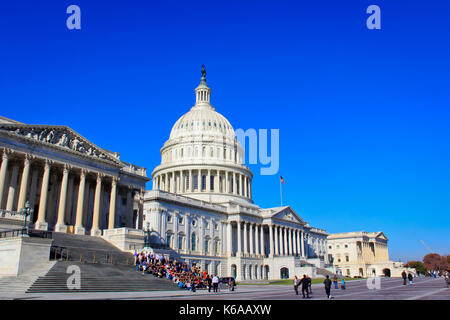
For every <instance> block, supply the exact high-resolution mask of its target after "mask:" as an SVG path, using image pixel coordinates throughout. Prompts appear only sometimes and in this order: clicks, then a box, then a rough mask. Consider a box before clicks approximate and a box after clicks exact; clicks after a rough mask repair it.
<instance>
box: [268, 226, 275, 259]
mask: <svg viewBox="0 0 450 320" xmlns="http://www.w3.org/2000/svg"><path fill="white" fill-rule="evenodd" d="M273 228H274V227H273V226H272V225H270V224H269V250H270V251H269V257H270V258H272V257H273Z"/></svg>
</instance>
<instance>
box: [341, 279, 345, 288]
mask: <svg viewBox="0 0 450 320" xmlns="http://www.w3.org/2000/svg"><path fill="white" fill-rule="evenodd" d="M341 280H342V281H341V289H342V290H345V280H344V277H342V278H341Z"/></svg>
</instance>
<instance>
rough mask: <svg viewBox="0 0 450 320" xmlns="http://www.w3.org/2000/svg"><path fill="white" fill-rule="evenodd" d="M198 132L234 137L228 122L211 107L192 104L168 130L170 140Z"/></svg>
mask: <svg viewBox="0 0 450 320" xmlns="http://www.w3.org/2000/svg"><path fill="white" fill-rule="evenodd" d="M198 134H205V135H222V136H226V137H228V138H230V139H234V137H235V133H234V130H233V127H232V126H231V124H230V122H229V121H228V120H227V119H226V118H225V117H224V116H223V115H221V114H220V113H218V112H216V111H215V110H214V108H212V107H209V108H207V107H199V106H194V107H192V109H191V110H190V111H189V112H187V113H185V114H184V115H183V116H181V117H180V119H178V120H177V122H175V125H174V126H173V127H172V131H171V132H170V138H169V139H170V140H172V139H177V138H181V137H187V136H193V135H198Z"/></svg>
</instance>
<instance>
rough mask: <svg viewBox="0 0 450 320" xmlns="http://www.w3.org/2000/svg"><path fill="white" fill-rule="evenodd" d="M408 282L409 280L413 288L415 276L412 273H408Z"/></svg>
mask: <svg viewBox="0 0 450 320" xmlns="http://www.w3.org/2000/svg"><path fill="white" fill-rule="evenodd" d="M408 280H409V285H410V286H412V284H413V275H412V274H411V272H408Z"/></svg>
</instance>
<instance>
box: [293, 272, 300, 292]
mask: <svg viewBox="0 0 450 320" xmlns="http://www.w3.org/2000/svg"><path fill="white" fill-rule="evenodd" d="M299 284H300V280H299V279H298V278H297V276H294V290H295V295H296V296H298V285H299Z"/></svg>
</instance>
